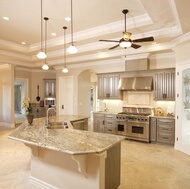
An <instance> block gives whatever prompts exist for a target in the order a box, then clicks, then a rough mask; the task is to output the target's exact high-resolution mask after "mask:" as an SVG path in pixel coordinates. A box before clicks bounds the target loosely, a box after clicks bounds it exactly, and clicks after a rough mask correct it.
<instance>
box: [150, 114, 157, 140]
mask: <svg viewBox="0 0 190 189" xmlns="http://www.w3.org/2000/svg"><path fill="white" fill-rule="evenodd" d="M156 127H157V120H156V118H155V117H151V118H150V141H152V142H155V141H156V132H157V129H156Z"/></svg>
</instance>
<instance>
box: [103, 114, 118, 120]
mask: <svg viewBox="0 0 190 189" xmlns="http://www.w3.org/2000/svg"><path fill="white" fill-rule="evenodd" d="M105 119H113V120H115V119H116V115H113V114H105Z"/></svg>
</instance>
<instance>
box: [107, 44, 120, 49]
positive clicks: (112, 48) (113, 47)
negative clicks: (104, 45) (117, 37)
mask: <svg viewBox="0 0 190 189" xmlns="http://www.w3.org/2000/svg"><path fill="white" fill-rule="evenodd" d="M117 47H119V44H118V45H115V46H113V47H111V48H109V49H108V50H112V49H115V48H117Z"/></svg>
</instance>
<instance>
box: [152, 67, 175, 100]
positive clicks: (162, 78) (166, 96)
mask: <svg viewBox="0 0 190 189" xmlns="http://www.w3.org/2000/svg"><path fill="white" fill-rule="evenodd" d="M154 99H155V100H175V70H171V71H163V72H156V73H155V75H154Z"/></svg>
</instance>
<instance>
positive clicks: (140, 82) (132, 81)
mask: <svg viewBox="0 0 190 189" xmlns="http://www.w3.org/2000/svg"><path fill="white" fill-rule="evenodd" d="M118 88H119V89H120V90H125V91H151V90H153V77H151V76H147V77H127V78H121V79H120V81H119V86H118Z"/></svg>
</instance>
